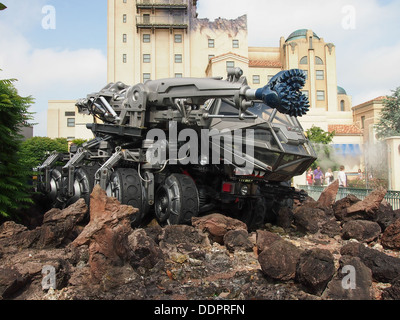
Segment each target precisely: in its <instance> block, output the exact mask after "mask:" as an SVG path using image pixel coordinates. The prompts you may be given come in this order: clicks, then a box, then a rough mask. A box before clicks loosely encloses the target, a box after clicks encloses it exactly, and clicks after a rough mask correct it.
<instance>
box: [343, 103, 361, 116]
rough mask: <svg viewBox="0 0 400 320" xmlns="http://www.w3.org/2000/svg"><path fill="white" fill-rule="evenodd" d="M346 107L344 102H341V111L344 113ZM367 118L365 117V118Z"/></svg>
mask: <svg viewBox="0 0 400 320" xmlns="http://www.w3.org/2000/svg"><path fill="white" fill-rule="evenodd" d="M344 110H345V107H344V100H342V101H340V111H344ZM364 118H365V117H364Z"/></svg>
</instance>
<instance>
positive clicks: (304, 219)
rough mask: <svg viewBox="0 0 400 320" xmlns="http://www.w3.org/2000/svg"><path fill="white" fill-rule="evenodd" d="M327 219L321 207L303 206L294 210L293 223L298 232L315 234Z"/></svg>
mask: <svg viewBox="0 0 400 320" xmlns="http://www.w3.org/2000/svg"><path fill="white" fill-rule="evenodd" d="M327 221H328V217H327V216H326V214H325V211H324V210H322V209H319V208H310V207H308V206H304V207H298V208H296V209H295V210H294V224H295V226H296V227H297V230H299V231H300V232H303V233H310V234H315V233H317V232H318V231H320V229H321V226H322V225H323V224H325V223H326V222H327Z"/></svg>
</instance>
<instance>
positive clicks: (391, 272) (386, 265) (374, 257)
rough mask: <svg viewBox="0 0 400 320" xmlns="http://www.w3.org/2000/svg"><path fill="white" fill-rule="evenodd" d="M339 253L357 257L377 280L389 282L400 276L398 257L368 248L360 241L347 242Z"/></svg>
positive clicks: (399, 260)
mask: <svg viewBox="0 0 400 320" xmlns="http://www.w3.org/2000/svg"><path fill="white" fill-rule="evenodd" d="M340 254H341V255H349V256H352V257H359V258H360V259H361V261H362V262H363V263H364V264H365V265H366V266H367V267H368V268H370V269H371V271H372V277H373V278H374V279H375V280H376V281H378V282H385V283H389V282H391V281H392V280H394V279H395V278H397V277H398V276H400V259H399V258H395V257H392V256H389V255H387V254H385V253H383V252H380V251H378V250H375V249H371V248H368V247H366V246H364V245H363V244H361V243H354V242H352V243H348V244H347V245H345V246H343V247H342V249H341V250H340Z"/></svg>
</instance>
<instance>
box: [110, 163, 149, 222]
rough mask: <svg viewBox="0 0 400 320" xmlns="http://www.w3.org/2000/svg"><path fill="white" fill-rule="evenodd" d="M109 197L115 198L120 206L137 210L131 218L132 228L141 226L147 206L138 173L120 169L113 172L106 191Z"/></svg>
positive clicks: (133, 170)
mask: <svg viewBox="0 0 400 320" xmlns="http://www.w3.org/2000/svg"><path fill="white" fill-rule="evenodd" d="M106 192H107V195H108V196H109V197H115V198H117V199H118V201H119V202H121V204H125V205H130V206H132V207H134V208H136V209H138V210H139V212H137V213H136V214H134V215H133V216H131V224H132V227H137V226H139V225H140V224H141V222H142V220H143V218H144V216H145V215H146V213H147V210H148V206H147V202H146V196H145V192H144V188H143V186H142V182H141V179H140V177H139V173H138V172H137V171H136V170H135V169H125V168H120V169H117V170H116V171H114V172H113V174H112V175H111V177H110V181H109V183H108V185H107V189H106Z"/></svg>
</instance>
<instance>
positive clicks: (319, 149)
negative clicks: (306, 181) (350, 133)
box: [306, 126, 337, 170]
mask: <svg viewBox="0 0 400 320" xmlns="http://www.w3.org/2000/svg"><path fill="white" fill-rule="evenodd" d="M306 136H307V138H308V139H309V140H310V141H311V143H312V144H313V147H314V151H315V152H316V154H317V156H318V159H317V161H315V162H314V163H313V165H312V168H313V169H315V168H316V167H317V166H320V167H322V168H323V169H324V170H327V169H328V168H331V169H332V170H336V169H337V168H336V167H337V164H336V162H335V161H334V160H333V159H332V149H331V146H330V144H331V143H332V141H333V138H334V136H335V132H326V131H324V130H323V129H322V128H320V127H317V126H312V127H311V128H310V129H308V130H306Z"/></svg>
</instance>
